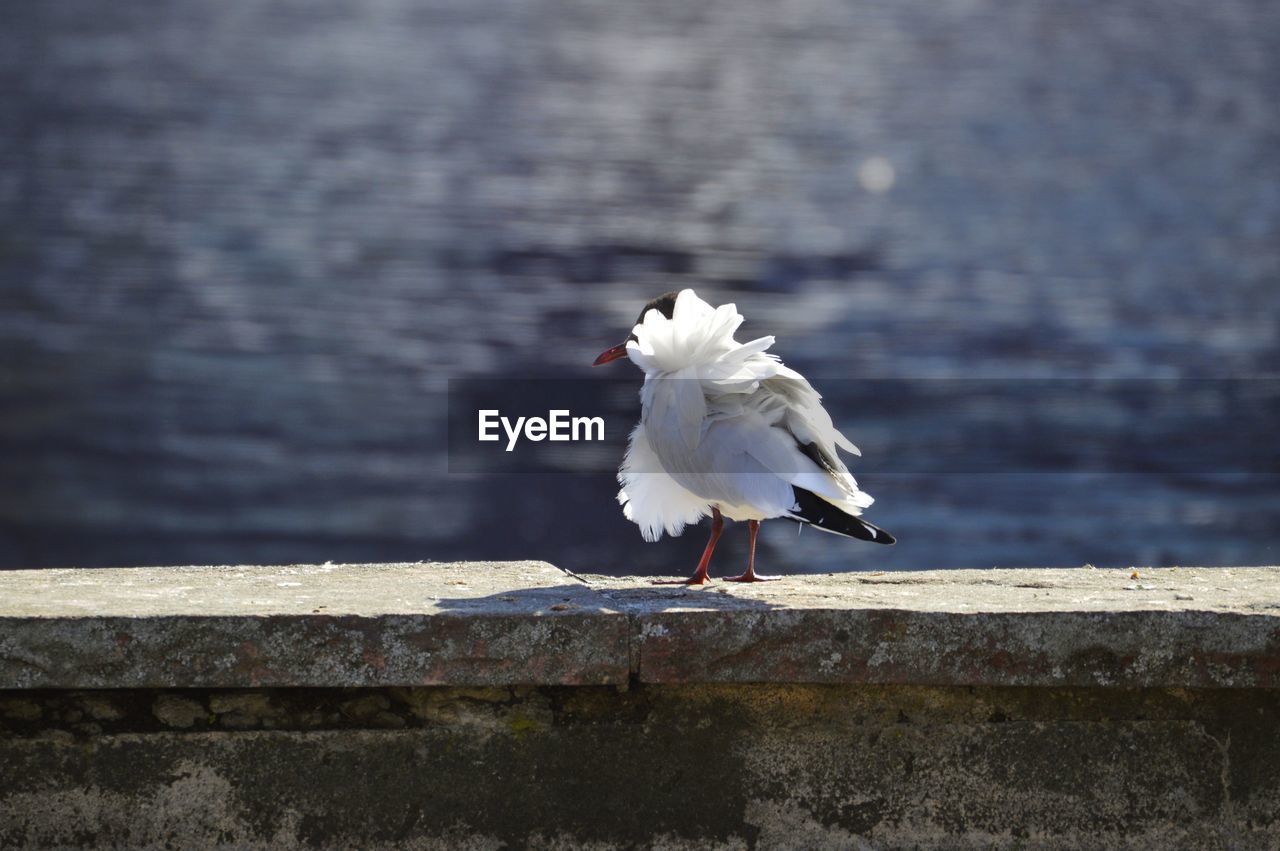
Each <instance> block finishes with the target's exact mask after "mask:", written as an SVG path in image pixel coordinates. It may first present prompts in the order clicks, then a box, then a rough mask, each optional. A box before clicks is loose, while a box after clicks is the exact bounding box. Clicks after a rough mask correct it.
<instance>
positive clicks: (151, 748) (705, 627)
mask: <svg viewBox="0 0 1280 851" xmlns="http://www.w3.org/2000/svg"><path fill="white" fill-rule="evenodd" d="M237 639H238V640H237ZM1277 844H1280V571H1278V570H1276V569H1273V568H1255V569H1247V570H1239V569H1230V570H1224V569H1218V570H1196V569H1170V570H1161V571H1150V572H1148V571H1144V575H1143V576H1141V577H1140V578H1139V579H1133V578H1131V576H1130V573H1129V572H1128V571H1105V570H1087V569H1080V570H1073V571H987V572H976V571H975V572H967V571H962V572H936V573H918V574H888V575H879V576H876V575H873V574H845V575H840V576H832V577H820V578H817V579H805V580H803V581H801V580H800V579H791V580H784V581H783V582H779V583H771V584H768V585H762V586H754V587H728V586H725V585H723V584H713V585H712V586H710V587H709V588H707V589H705V590H688V589H684V588H679V587H676V588H654V587H651V586H649V585H647V584H645V583H643V582H642V581H641V580H605V579H596V578H590V577H588V578H586V579H583V578H579V577H575V576H571V575H567V574H565V573H563V572H561V571H559V570H557V569H556V568H554V567H551V566H550V565H545V564H540V563H535V562H523V563H506V564H494V563H486V564H474V563H473V564H451V565H440V564H434V565H433V564H427V565H345V566H332V565H327V566H322V567H288V568H171V569H137V570H118V571H94V572H91V573H89V574H84V573H78V572H59V571H38V572H37V571H28V572H16V573H10V574H7V575H3V576H0V847H5V848H9V847H55V846H56V847H99V846H104V845H106V846H129V847H192V846H196V845H200V846H210V845H222V846H225V847H264V848H265V847H270V848H293V847H335V848H336V847H364V848H368V847H415V848H433V847H441V848H443V847H449V848H453V847H470V848H497V847H504V846H509V847H524V846H534V847H569V846H572V847H580V846H584V845H585V846H590V847H634V846H638V845H642V846H646V847H648V846H657V847H673V848H683V847H689V848H692V847H699V848H702V847H724V848H742V847H762V848H773V847H784V848H786V847H790V848H822V847H831V848H851V847H852V848H860V847H861V848H897V847H921V848H990V847H995V848H1099V847H1106V848H1117V847H1121V848H1155V847H1160V848H1170V847H1173V848H1180V847H1186V848H1275V847H1276V846H1277Z"/></svg>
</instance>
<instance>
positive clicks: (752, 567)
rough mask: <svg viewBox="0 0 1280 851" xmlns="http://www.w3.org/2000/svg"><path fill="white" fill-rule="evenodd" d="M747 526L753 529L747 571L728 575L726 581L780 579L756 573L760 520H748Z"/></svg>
mask: <svg viewBox="0 0 1280 851" xmlns="http://www.w3.org/2000/svg"><path fill="white" fill-rule="evenodd" d="M747 528H749V529H750V530H751V552H750V554H749V555H748V556H747V572H746V573H744V574H742V575H741V576H726V577H725V580H724V581H725V582H770V581H772V580H774V579H780V578H781V577H778V576H761V575H760V574H758V573H756V534H757V533H759V531H760V521H759V520H748V521H747Z"/></svg>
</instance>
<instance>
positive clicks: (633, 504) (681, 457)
mask: <svg viewBox="0 0 1280 851" xmlns="http://www.w3.org/2000/svg"><path fill="white" fill-rule="evenodd" d="M741 324H742V316H741V314H739V313H738V310H737V308H736V307H735V306H734V305H732V304H722V305H720V306H719V307H712V306H711V305H709V304H707V303H706V302H705V301H703V300H702V299H700V298H698V296H697V294H696V293H694V291H693V290H681V291H680V292H678V293H674V292H671V293H667V294H665V295H662V296H659V297H658V298H655V299H654V300H653V301H651V302H649V303H648V304H646V305H645V306H644V309H643V310H641V311H640V318H639V319H637V320H636V324H635V327H634V328H632V329H631V336H629V337H628V338H627V339H626V341H625V342H623V343H620V344H618V345H616V346H614V347H613V348H611V349H607V350H605V351H604V352H602V353H601V354H600V356H599V357H598V358H596V360H595V363H594V364H593V366H600V365H601V364H606V363H609V362H610V361H615V360H618V359H620V358H624V357H628V358H630V359H631V362H632V363H634V364H635V365H636V366H638V367H640V368H641V369H642V370H644V387H643V388H642V389H641V391H640V404H641V414H640V423H639V424H638V425H637V426H636V427H635V430H634V431H632V432H631V443H630V445H629V446H628V448H627V454H626V458H625V459H624V460H623V462H622V468H621V469H620V470H619V471H618V481H619V483H620V484H621V485H622V490H620V491H618V502H620V503H622V512H623V514H624V515H625V516H626V517H627V519H628V520H631V521H633V522H634V523H636V524H637V525H638V526H639V527H640V533H641V534H642V535H643V536H644V539H645V540H646V541H656V540H658V539H659V538H661V537H662V533H663V532H666V533H667V534H669V535H679V534H680V533H681V532H682V531H683V530H684V527H685V526H686V525H688V524H690V523H697V522H698V521H699V520H701V519H702V518H703V517H706V516H707V515H708V514H710V515H711V539H710V540H709V541H707V548H706V550H705V551H704V552H703V553H702V560H701V561H699V562H698V568H697V570H696V571H694V574H693V576H691V577H689V579H687V580H685V582H684V583H683V584H686V585H702V584H704V583H706V581H707V579H708V576H707V567H708V565H710V563H711V553H712V551H714V550H715V546H716V541H717V540H719V538H720V532H721V530H722V529H723V528H724V518H725V517H728V518H729V519H730V520H746V521H747V524H748V527H749V529H750V530H751V554H750V556H749V557H748V559H747V570H746V572H745V573H743V574H742V575H741V576H734V577H730V578H728V580H727V581H729V582H759V581H763V580H765V579H771V578H776V577H765V576H760V575H758V574H757V573H756V572H755V556H756V534H757V533H758V532H759V530H760V521H761V520H768V519H769V518H772V517H782V518H785V519H788V520H794V521H795V522H797V523H801V524H804V525H808V526H814V527H816V528H818V529H822V530H823V531H826V532H833V533H835V534H837V535H846V536H848V537H851V538H861V539H862V540H864V541H874V542H875V543H877V544H892V543H894V538H893V536H892V535H890V534H889V533H888V532H886V531H884V530H883V529H880V528H877V527H876V526H873V525H871V524H870V523H868V522H867V521H865V520H863V519H862V518H861V517H860V515H861V514H862V510H863V509H864V508H866V507H867V506H869V505H871V503H872V499H871V497H870V496H869V495H868V494H866V493H864V492H863V491H861V490H859V488H858V483H857V482H855V481H854V479H853V476H852V475H851V474H850V473H849V469H848V468H847V467H846V466H845V465H844V462H843V461H841V460H840V457H839V455H838V454H837V450H838V449H843V450H845V451H846V452H851V453H853V454H854V455H860V454H862V453H860V452H859V451H858V447H856V446H854V445H853V444H852V443H850V442H849V441H848V440H847V439H846V438H845V436H844V435H843V434H841V433H840V432H839V431H838V430H837V429H836V427H835V426H834V425H833V424H832V422H831V415H830V414H828V413H827V412H826V410H825V409H824V408H823V407H822V397H821V396H819V395H818V392H817V391H816V390H814V389H813V387H812V386H811V385H810V384H809V382H808V381H807V380H805V377H804V376H803V375H801V374H800V373H798V372H796V371H795V370H793V369H788V368H787V367H786V366H784V365H783V363H782V361H781V360H780V359H779V358H778V356H777V355H773V354H768V353H767V350H768V349H769V347H770V346H772V345H773V342H774V339H773V337H761V338H759V339H758V340H752V341H751V342H749V343H739V342H738V341H737V340H735V339H734V338H733V335H734V332H735V331H737V330H738V326H739V325H741Z"/></svg>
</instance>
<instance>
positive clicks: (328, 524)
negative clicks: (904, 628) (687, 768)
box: [0, 0, 1280, 573]
mask: <svg viewBox="0 0 1280 851" xmlns="http://www.w3.org/2000/svg"><path fill="white" fill-rule="evenodd" d="M1278 92H1280V5H1277V4H1275V3H1274V2H1270V0H1221V2H1216V3H1205V2H1202V0H1200V1H1199V2H1186V0H1135V2H1131V3H1124V4H1115V3H1105V2H1100V0H1084V2H1078V0H1022V2H1017V3H1014V2H1005V0H950V1H949V2H947V3H935V2H925V0H904V1H903V2H898V3H892V4H873V3H868V2H845V0H706V2H698V3H687V2H674V0H656V2H647V3H616V2H610V0H470V2H465V3H451V2H441V0H415V2H408V0H310V2H306V3H302V2H291V1H290V0H270V2H267V0H226V2H210V0H164V2H160V0H126V2H121V3H114V4H102V3H90V2H87V0H59V2H56V3H9V4H5V6H4V8H3V9H2V10H0V404H2V405H3V407H2V409H0V464H2V465H3V470H4V473H3V482H4V487H3V490H2V492H0V567H9V568H14V567H39V566H52V565H56V566H102V565H133V564H174V563H252V562H259V563H260V562H311V561H325V560H334V561H387V560H417V559H455V558H517V557H518V558H545V559H549V560H551V561H554V562H556V563H558V564H560V565H562V566H565V567H569V568H572V569H576V570H586V571H602V572H611V573H626V572H659V571H662V572H674V573H684V572H686V571H687V570H688V569H689V568H690V567H691V566H692V564H693V562H694V560H696V557H697V554H698V552H700V550H701V547H702V543H703V532H702V531H701V530H697V531H695V532H693V533H692V534H690V533H686V534H685V536H683V537H682V538H680V539H676V540H665V541H663V542H662V543H659V544H645V543H643V542H641V540H640V537H639V534H638V532H637V530H636V528H635V527H634V526H633V525H631V524H630V523H628V522H627V521H625V520H624V519H623V518H622V516H621V514H620V512H619V510H618V508H617V506H616V504H615V503H614V502H613V495H614V493H615V491H616V485H615V483H614V482H613V480H612V477H611V475H610V473H609V472H608V467H609V464H608V463H605V464H603V465H602V464H601V463H599V462H600V459H599V458H598V457H595V456H592V458H593V460H592V461H591V462H590V463H585V464H584V463H582V462H581V459H582V457H586V456H572V454H570V455H568V456H565V457H564V463H563V465H562V468H561V469H559V470H556V469H554V467H555V464H554V463H553V464H551V468H550V469H548V470H547V471H546V474H543V475H529V474H523V473H521V474H510V475H503V474H500V473H493V472H477V471H467V470H460V469H451V468H450V465H449V458H447V457H446V454H447V453H446V446H447V443H446V436H445V433H446V430H447V429H446V418H445V409H446V407H447V399H446V396H445V388H446V382H447V381H448V379H455V380H458V379H478V378H484V379H509V378H510V379H513V380H514V379H520V378H528V377H542V378H555V379H566V380H568V379H578V378H581V379H583V380H593V381H595V380H605V379H603V378H602V377H601V376H600V375H599V373H598V372H597V373H592V372H591V371H590V369H589V367H588V366H587V365H588V364H589V363H590V362H591V360H592V358H593V357H594V356H595V355H596V354H597V353H598V352H599V351H600V350H601V349H603V348H606V347H607V346H609V345H612V344H613V343H615V342H618V341H619V340H621V339H622V338H623V337H624V336H625V335H626V332H627V325H628V324H629V323H630V322H631V321H632V319H633V318H634V316H635V313H636V312H637V310H638V308H639V306H640V305H641V304H642V303H643V302H644V301H646V300H647V299H648V298H650V297H652V296H653V295H656V294H658V293H660V292H663V291H665V290H670V289H675V288H679V287H684V286H694V287H696V288H697V289H698V291H699V293H700V294H702V295H703V296H704V297H706V298H708V299H709V300H711V301H713V302H720V301H726V300H732V301H734V302H736V303H737V305H738V307H739V309H740V310H741V311H742V312H743V313H744V314H745V315H746V316H747V317H748V324H747V327H746V328H744V331H743V334H741V335H740V339H747V338H749V337H751V336H755V335H759V334H764V333H772V334H775V335H777V337H778V339H779V343H778V345H777V347H776V348H775V351H777V352H778V353H779V354H781V355H783V356H784V358H786V360H787V362H788V363H789V364H790V365H792V366H794V367H796V368H798V369H800V370H801V371H803V372H805V373H806V374H807V375H809V376H810V377H812V378H813V379H814V381H815V383H816V384H818V386H819V387H820V389H826V390H827V395H828V399H829V401H830V403H831V406H832V408H833V410H834V411H835V413H836V415H837V421H838V422H839V423H840V424H841V425H843V426H845V427H846V430H847V431H848V433H849V434H850V435H851V436H852V437H853V438H854V440H855V442H857V443H859V444H860V445H861V446H862V449H863V452H864V455H865V458H864V459H863V460H861V461H859V462H858V463H857V464H856V465H855V471H856V472H857V473H858V475H859V477H860V480H861V481H862V483H863V485H864V486H865V487H866V488H867V489H868V490H869V491H871V492H872V493H873V494H874V495H875V496H876V497H877V498H878V502H877V504H876V506H875V507H874V508H873V509H872V512H871V514H870V517H871V518H872V519H873V520H875V521H876V522H877V523H879V524H880V525H883V526H884V527H886V528H888V529H890V530H891V531H893V532H894V533H895V534H896V535H897V536H898V537H899V539H900V541H901V543H899V544H898V546H896V547H894V548H890V549H886V548H881V547H873V546H871V545H867V544H862V543H860V542H852V541H846V540H843V539H839V538H836V537H833V536H825V535H820V534H814V533H811V532H806V533H805V534H803V535H800V536H797V535H796V532H795V527H794V526H792V525H791V524H786V523H782V522H778V523H771V524H765V529H764V532H763V535H762V545H763V548H764V549H763V552H762V555H761V559H762V562H761V563H762V565H763V566H764V569H765V570H766V572H770V571H778V572H801V573H803V572H818V571H827V570H839V569H848V568H856V569H867V570H894V569H905V568H934V567H986V566H992V565H1002V566H1004V565H1010V566H1012V565H1079V564H1083V563H1085V562H1091V563H1095V564H1098V565H1104V564H1121V565H1128V564H1192V563H1195V564H1267V563H1271V564H1274V563H1276V561H1277V552H1278V549H1277V541H1278V540H1280V488H1277V483H1278V482H1280V478H1278V476H1277V474H1278V473H1280V470H1278V469H1277V466H1276V455H1275V454H1274V453H1275V437H1274V434H1272V433H1271V432H1270V430H1269V424H1270V423H1272V422H1274V419H1272V418H1273V417H1274V416H1275V414H1276V406H1275V399H1276V394H1275V392H1274V391H1275V387H1276V384H1275V381H1274V379H1277V378H1280V369H1278V366H1280V330H1278V329H1280V309H1278V308H1280V98H1277V93H1278ZM613 369H616V370H620V371H621V372H617V373H614V374H612V375H611V376H610V377H609V379H608V380H610V381H617V380H620V379H624V378H626V377H627V372H626V371H627V370H630V369H631V367H630V366H629V365H627V364H616V365H614V367H613ZM631 377H632V380H634V379H635V377H636V376H635V374H634V373H632V374H631ZM960 379H964V380H965V381H970V382H973V381H975V380H976V381H979V382H985V384H978V385H975V384H967V385H966V384H964V383H963V382H961V383H956V384H948V382H951V381H956V380H960ZM1075 379H1090V380H1097V379H1101V380H1106V381H1129V382H1136V384H1131V385H1117V384H1112V385H1108V386H1110V387H1113V388H1114V387H1123V386H1134V387H1141V386H1143V385H1142V383H1143V382H1147V381H1158V382H1163V384H1160V387H1161V388H1163V389H1162V390H1161V394H1162V395H1161V396H1160V398H1161V399H1162V400H1163V401H1162V402H1161V404H1159V405H1156V406H1154V407H1153V406H1152V405H1150V404H1147V403H1144V402H1142V401H1141V399H1142V397H1143V393H1142V392H1141V391H1136V392H1135V393H1134V394H1133V395H1130V394H1129V393H1127V392H1111V393H1108V394H1106V395H1105V401H1104V402H1099V401H1097V400H1098V399H1099V398H1101V397H1097V396H1089V397H1087V398H1088V399H1089V400H1092V401H1089V402H1087V403H1086V402H1084V401H1082V402H1081V403H1080V404H1078V405H1077V404H1073V403H1072V401H1071V400H1070V398H1068V399H1066V400H1063V399H1061V398H1059V399H1058V401H1057V402H1055V403H1054V405H1053V406H1051V407H1050V408H1048V409H1043V408H1042V407H1041V406H1040V403H1039V402H1029V401H1028V400H1029V399H1033V398H1035V399H1038V398H1040V397H1039V396H1036V395H1035V394H1032V395H1030V396H1028V395H1020V391H1018V390H1016V389H1014V390H1013V391H1012V393H1011V394H1009V393H1005V394H1004V395H1000V394H996V395H995V396H992V397H991V400H992V401H990V402H989V404H983V405H979V406H978V407H977V408H974V407H973V404H972V400H973V398H974V393H971V392H960V390H962V389H966V388H967V389H972V388H974V387H979V388H981V387H986V388H1004V389H1006V390H1007V389H1008V388H1019V387H1030V388H1038V389H1037V390H1036V391H1035V393H1041V392H1042V391H1043V389H1044V388H1046V387H1052V386H1055V385H1053V384H1052V382H1053V381H1057V380H1075ZM824 380H825V383H826V384H829V385H830V387H825V386H824ZM1193 380H1195V381H1200V382H1206V381H1207V382H1209V383H1207V384H1204V383H1201V384H1193V383H1189V382H1192V381H1193ZM922 382H933V384H923V383H922ZM922 386H932V387H940V388H947V387H952V388H953V389H952V390H950V391H947V390H942V391H939V393H941V396H940V397H936V398H934V399H933V402H932V403H931V405H930V406H928V407H927V408H924V409H922V408H920V407H919V406H913V405H911V404H905V403H903V402H902V396H901V393H899V394H898V395H896V396H895V392H894V389H893V388H895V387H898V388H902V387H907V388H919V387H922ZM1182 386H1186V387H1188V388H1192V387H1200V388H1206V387H1207V388H1210V390H1208V391H1205V392H1200V391H1194V392H1193V391H1191V390H1188V391H1187V396H1186V398H1187V399H1188V403H1187V405H1186V406H1185V407H1184V406H1182V405H1180V404H1178V400H1179V399H1180V398H1182V396H1181V393H1182V391H1181V390H1180V389H1179V388H1180V387H1182ZM1169 388H1173V389H1172V390H1170V389H1169ZM1251 388H1252V389H1251ZM975 392H976V393H977V395H978V396H980V397H981V396H982V393H981V392H978V391H975ZM911 393H916V395H918V393H917V392H916V391H910V392H908V394H907V395H911ZM948 394H949V395H948ZM943 397H946V398H943ZM983 398H985V397H983ZM1082 398H1083V397H1082ZM939 399H941V401H939ZM1002 400H1003V401H1002ZM948 412H955V416H954V418H952V417H951V416H949V414H948ZM1055 417H1057V418H1059V419H1061V420H1063V421H1064V422H1067V421H1069V422H1070V424H1071V427H1070V428H1069V429H1067V431H1068V433H1071V430H1072V429H1074V433H1075V434H1078V435H1087V436H1089V437H1091V438H1092V439H1093V440H1094V442H1095V443H1097V444H1100V445H1102V446H1103V448H1104V449H1105V447H1106V446H1107V445H1109V443H1114V445H1115V446H1117V447H1134V446H1139V447H1145V449H1146V451H1145V452H1141V453H1138V455H1141V456H1142V458H1141V460H1139V461H1133V462H1132V463H1130V460H1129V459H1130V454H1129V453H1128V452H1106V451H1104V452H1102V454H1101V455H1100V456H1098V457H1099V458H1101V459H1102V461H1100V462H1098V463H1090V464H1086V465H1084V466H1082V467H1080V468H1079V469H1075V468H1074V467H1073V464H1074V461H1072V458H1073V457H1075V456H1074V455H1073V454H1072V453H1067V454H1066V460H1065V461H1063V460H1062V457H1063V456H1062V452H1061V447H1060V446H1054V445H1052V443H1049V442H1045V441H1042V440H1041V436H1042V434H1043V432H1042V431H1041V430H1038V429H1033V428H1028V427H1027V426H1028V423H1029V422H1030V421H1031V420H1035V419H1036V418H1039V419H1041V420H1043V419H1046V418H1047V419H1050V420H1052V419H1054V418H1055ZM625 425H626V423H625V422H624V423H622V426H623V427H624V428H625ZM971 443H972V445H970V444H971ZM940 447H945V458H947V459H956V458H964V457H971V458H973V459H975V460H974V462H973V463H971V464H968V463H953V462H952V461H950V460H943V461H939V462H938V463H931V461H930V458H931V457H932V456H931V453H934V452H938V451H942V450H941V449H940ZM1010 447H1012V448H1013V451H1012V454H1009V453H1008V452H1006V450H1009V449H1010ZM1198 447H1210V448H1212V449H1213V452H1214V453H1217V454H1211V455H1209V456H1206V457H1207V459H1208V460H1204V459H1201V460H1199V461H1196V460H1188V459H1195V458H1196V457H1197V456H1196V452H1197V451H1198V449H1197V448H1198ZM1224 447H1225V448H1226V450H1227V452H1226V454H1225V455H1222V454H1221V453H1222V451H1223V448H1224ZM1233 448H1236V449H1240V450H1241V451H1240V452H1236V453H1235V454H1232V452H1231V450H1232V449H1233ZM970 450H971V452H972V454H971V455H970V454H969V453H970ZM585 451H587V449H585V448H584V452H585ZM1002 453H1003V454H1002ZM1009 457H1012V458H1014V459H1015V461H1014V462H1011V463H1008V464H1005V463H1004V462H1003V461H1002V460H1001V459H1004V458H1009ZM1055 459H1057V460H1055ZM607 460H608V459H606V461H607ZM1219 461H1220V462H1221V463H1220V466H1216V465H1219ZM455 466H456V465H455ZM730 531H731V534H730V535H728V536H726V539H725V544H724V545H723V546H724V548H725V551H726V554H725V555H722V556H721V558H722V559H724V561H723V562H721V565H722V566H721V567H720V568H718V572H727V571H728V570H730V569H731V568H732V569H734V572H737V569H736V568H737V566H736V564H734V562H735V561H736V560H737V559H740V558H741V557H742V555H743V553H744V548H745V540H744V539H745V530H740V529H739V530H730Z"/></svg>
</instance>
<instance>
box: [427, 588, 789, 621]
mask: <svg viewBox="0 0 1280 851" xmlns="http://www.w3.org/2000/svg"><path fill="white" fill-rule="evenodd" d="M435 604H436V606H437V607H439V608H440V609H442V610H445V611H450V612H458V613H479V612H484V613H486V614H490V615H492V614H498V615H505V614H509V615H544V616H548V617H554V616H557V615H570V614H577V615H581V614H621V615H633V614H653V613H656V612H667V611H675V610H680V609H685V610H699V611H765V610H767V609H780V608H785V607H784V606H782V605H781V604H779V603H776V602H771V601H769V600H761V599H757V598H754V597H747V596H740V595H738V594H735V593H734V592H733V590H732V589H731V588H729V587H728V586H725V585H723V584H722V583H715V582H713V583H712V584H711V585H708V586H704V587H701V588H696V587H689V586H682V585H671V586H663V585H643V586H641V585H637V586H636V587H621V588H619V587H616V586H596V585H591V584H589V583H586V582H573V583H563V584H560V585H546V586H540V587H537V588H517V589H513V590H510V591H500V592H498V593H494V594H486V595H483V596H458V597H441V598H439V599H437V600H436V601H435Z"/></svg>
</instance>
